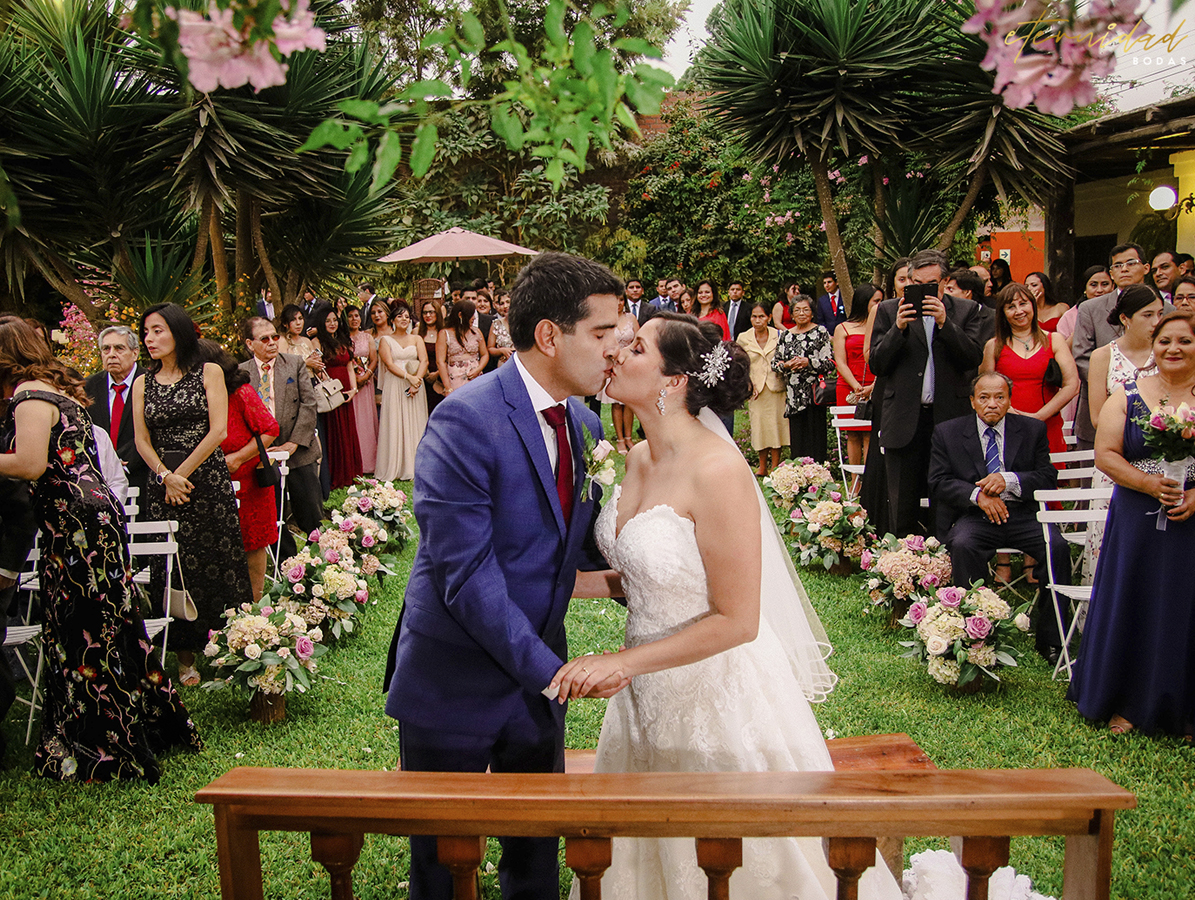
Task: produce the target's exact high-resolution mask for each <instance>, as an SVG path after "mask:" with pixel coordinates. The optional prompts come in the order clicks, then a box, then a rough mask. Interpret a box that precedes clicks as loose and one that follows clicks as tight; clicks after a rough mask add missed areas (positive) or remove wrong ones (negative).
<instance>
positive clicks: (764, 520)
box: [698, 409, 838, 703]
mask: <svg viewBox="0 0 1195 900" xmlns="http://www.w3.org/2000/svg"><path fill="white" fill-rule="evenodd" d="M698 420H699V421H700V422H701V424H702V425H704V426H705V427H706V428H708V429H709V430H710V431H712V432H713V433H714V434H716V435H718V437H720V438H722V439H723V440H724V441H727V442H729V443H731V444H734V441H733V440H732V439H731V437H730V435H729V434H727V432H726V426H724V425H723V424H722V422H721V420H720V419H719V418H718V417H717V416H716V415H715V414H714V413H713V412H712V411H711V410H709V409H703V410H702V411H701V415H700V416H698ZM755 496H756V499H757V500H758V501H759V527H760V530H761V537H762V540H761V543H760V546H761V548H762V551H763V552H762V557H761V564H762V567H761V570H760V596H759V615H760V623H761V624H765V623H766V624H767V626H768V627H769V628H771V629H772V631H773V633H775V635H776V637H777V638H778V639H779V640H780V644H781V646H782V647H783V648H784V651H785V653H786V654H787V656H788V661H789V664H790V665H791V666H792V670H793V675H794V676H796V679H797V683H798V684H799V685H800V688H801V693H802V694H804V695H805V699H806V700H808V701H809V702H810V703H820V702H821V701H823V700H825V699H826V697H827V695H828V694H829V693H830V691H832V690H834V685H835V684H836V683H837V682H838V676H837V675H835V674H834V673H833V672H831V671H830V667H829V666H828V665H826V658H827V657H828V656H829V655H830V653H831V652H833V648H832V647H831V646H830V640H829V638H828V637H827V636H826V630H825V629H824V628H823V627H822V623H821V620H820V619H819V618H818V617H817V613H816V612H814V610H813V604H811V603H810V602H809V595H808V594H807V593H805V586H804V585H803V584H801V578H800V576H799V575H797V570H796V568H794V566H793V562H792V558H791V557H790V556H789V555H788V547H787V546H786V545H785V542H784V538H783V537H781V535H780V529H778V528H777V527H776V522H775V520H774V519H773V518H772V513H771V511H770V510H769V509H768V504H767V501H766V500H764V496H763V491H761V490H760V489H759V485H758V484H757V485H756V486H755Z"/></svg>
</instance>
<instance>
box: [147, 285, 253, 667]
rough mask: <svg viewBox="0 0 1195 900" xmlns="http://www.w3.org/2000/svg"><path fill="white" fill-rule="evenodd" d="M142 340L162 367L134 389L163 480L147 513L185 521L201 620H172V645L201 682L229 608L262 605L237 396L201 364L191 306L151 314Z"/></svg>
mask: <svg viewBox="0 0 1195 900" xmlns="http://www.w3.org/2000/svg"><path fill="white" fill-rule="evenodd" d="M141 342H142V344H144V345H145V349H146V351H147V352H148V353H149V355H150V357H151V358H152V359H153V360H155V363H156V364H155V365H151V366H150V367H149V368H150V370H149V372H147V373H146V374H145V375H142V376H141V377H139V378H138V379H137V380H136V381H135V382H134V383H133V424H134V427H135V429H136V435H137V452H138V453H140V454H141V457H142V459H144V460H145V463H146V465H148V466H149V470H150V471H151V472H153V473H154V475H155V476H157V477H152V478H150V479H149V485H148V491H147V493H148V498H149V502H148V504H147V508H148V510H149V516H148V517H149V518H150V519H153V520H158V521H163V520H167V519H175V520H177V521H178V550H179V559H180V562H181V568H182V576H183V579H184V580H185V582H186V588H187V591H188V592H189V593H190V595H191V599H192V600H194V601H195V606H196V608H197V609H198V611H199V617H198V618H197V619H196V620H195V621H194V622H186V621H183V620H181V619H178V620H175V621H174V623H173V624H171V626H170V649H172V650H174V651H175V653H176V655H177V656H178V664H179V672H178V674H179V680H180V681H181V682H182V683H183V684H185V685H193V684H198V683H199V671H198V670H197V669H196V668H195V651H197V650H202V649H203V648H204V646H205V645H206V644H207V635H208V631H209V629H215V630H219V629H220V628H222V627H224V617H223V612H224V610H226V609H228V608H229V607H233V606H240V605H241V604H242V603H252V602H253V589H252V587H251V586H250V581H249V564H248V562H247V560H246V559H245V546H244V543H243V542H242V540H241V523H240V519H239V518H238V517H237V505H236V495H235V494H234V493H233V491H232V479H231V478H230V477H229V475H228V466H227V465H226V464H225V461H224V454H223V453H222V452H221V451H220V442H221V441H223V440H224V438H225V437H226V436H227V435H228V391H227V389H226V388H225V387H224V373H223V371H221V369H220V367H219V366H218V365H216V364H215V363H206V364H205V363H204V362H203V360H202V359H201V358H200V351H199V338H198V336H197V335H196V333H195V323H194V322H192V321H191V317H190V316H188V315H187V313H186V311H185V310H183V308H182V307H180V306H176V305H175V304H173V303H163V304H159V305H157V306H151V307H150V308H149V309H148V310H146V311H145V314H144V315H143V316H142V317H141ZM154 571H155V576H156V577H155V578H154V579H153V580H152V582H151V584H150V596H151V597H161V596H162V590H163V588H164V586H165V570H164V569H158V568H155V570H154Z"/></svg>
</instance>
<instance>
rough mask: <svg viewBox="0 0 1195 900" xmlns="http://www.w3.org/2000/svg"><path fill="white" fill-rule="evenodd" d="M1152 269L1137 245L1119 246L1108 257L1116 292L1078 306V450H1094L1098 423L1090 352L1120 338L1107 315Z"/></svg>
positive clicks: (1076, 360)
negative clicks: (1093, 404)
mask: <svg viewBox="0 0 1195 900" xmlns="http://www.w3.org/2000/svg"><path fill="white" fill-rule="evenodd" d="M1148 271H1149V266H1148V265H1147V264H1146V263H1145V251H1144V250H1142V249H1141V248H1140V247H1138V246H1137V245H1136V244H1119V245H1117V246H1115V247H1113V248H1112V252H1111V253H1110V254H1109V264H1108V274H1110V275H1111V276H1112V283H1113V284H1115V285H1116V290H1114V291H1111V292H1109V293H1107V294H1103V295H1101V296H1099V297H1092V298H1091V299H1090V300H1084V301H1083V302H1082V303H1080V304H1079V312H1078V315H1077V318H1076V319H1075V335H1074V338H1073V339H1072V344H1071V346H1072V347H1073V348H1074V355H1075V365H1076V366H1078V367H1079V405H1078V407H1077V408H1076V410H1075V446H1076V448H1077V449H1079V450H1091V449H1092V448H1093V447H1095V423H1094V422H1092V421H1091V407H1090V405H1089V401H1088V398H1087V373H1088V371H1089V369H1090V367H1091V352H1092V351H1093V350H1095V349H1096V348H1097V347H1102V346H1104V345H1105V344H1110V343H1112V342H1113V341H1114V340H1116V339H1117V338H1118V337H1120V335H1121V332H1122V331H1123V329H1122V328H1121V327H1120V326H1119V325H1112V324H1111V323H1109V322H1108V314H1109V313H1110V312H1112V310H1114V309H1115V308H1116V301H1117V300H1119V299H1120V292H1121V291H1122V290H1124V289H1125V288H1126V287H1128V286H1129V285H1130V284H1145V275H1146V273H1147V272H1148Z"/></svg>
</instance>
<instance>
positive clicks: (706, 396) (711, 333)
mask: <svg viewBox="0 0 1195 900" xmlns="http://www.w3.org/2000/svg"><path fill="white" fill-rule="evenodd" d="M652 319H653V321H658V322H660V323H661V326H662V327H661V328H660V337H659V340H658V341H657V346H658V348H659V351H660V356H661V357H662V358H663V362H662V364H661V366H660V368H661V371H663V373H664V374H665V375H687V376H688V377H689V387H688V390H687V391H686V392H685V408H686V409H687V410H688V411H689V414H690V415H693V416H695V415H697V414H698V413H699V412H701V409H702V407H705V406H708V407H709V408H710V409H711V410H713V411H714V412H715V413H716V414H717V415H719V416H725V415H729V414H730V413H732V412H734V411H735V410H736V409H738V408H739V407H740V406H742V405H743V403H744V401H746V399H747V398H748V397H750V396H751V363H750V361H749V360H748V359H747V352H746V351H745V350H744V349H743V348H742V347H740V346H739V345H738V344H736V343H734V342H733V341H724V340H722V329H721V328H720V327H719V326H718V325H717V323H715V322H699V321H697V320H696V319H694V318H693V317H692V316H688V315H684V314H683V313H674V312H667V311H665V312H659V313H657V314H656V315H654V316H652ZM719 344H721V345H722V347H723V348H724V349H725V351H726V353H727V355H728V357H729V359H728V365H727V366H726V370H725V371H724V372H723V373H722V374H721V377H719V378H718V380H717V381H715V382H714V383H713V385H707V384H705V382H703V381H702V380H701V379H700V378H699V377H698V375H699V374H700V373H701V372H702V371H703V370H704V369H705V365H706V358H707V354H709V353H710V352H711V351H713V350H714V349H715V348H717V347H718V345H719Z"/></svg>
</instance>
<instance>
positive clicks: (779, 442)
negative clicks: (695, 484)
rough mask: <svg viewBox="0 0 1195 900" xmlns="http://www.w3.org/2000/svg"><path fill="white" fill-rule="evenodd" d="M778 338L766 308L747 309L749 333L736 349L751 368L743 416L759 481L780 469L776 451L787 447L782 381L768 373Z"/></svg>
mask: <svg viewBox="0 0 1195 900" xmlns="http://www.w3.org/2000/svg"><path fill="white" fill-rule="evenodd" d="M779 337H780V334H779V332H777V331H776V329H775V328H773V327H772V326H771V325H769V324H768V308H767V307H766V306H765V305H764V304H762V303H756V304H755V305H754V306H753V307H751V330H750V331H744V332H743V333H742V334H740V335H739V338H738V341H737V342H736V343H738V345H739V346H740V347H742V348H743V349H744V350H745V351H747V359H748V360H749V361H750V364H751V399H750V400H748V401H747V416H748V418H749V419H750V422H751V448H752V449H753V450H754V451H755V452H756V453H758V454H759V465H758V466H756V468H755V474H756V475H758V476H760V477H762V476H764V475H767V474H768V472H770V471H771V470H772V469H774V468H776V466H778V465H780V448H781V447H787V446H788V443H789V437H788V429H787V428H786V427H785V425H784V379H783V378H782V377H781V376H780V373H779V372H775V371H773V369H772V358H773V357H774V356H775V355H776V343H777V341H778V340H779Z"/></svg>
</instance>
